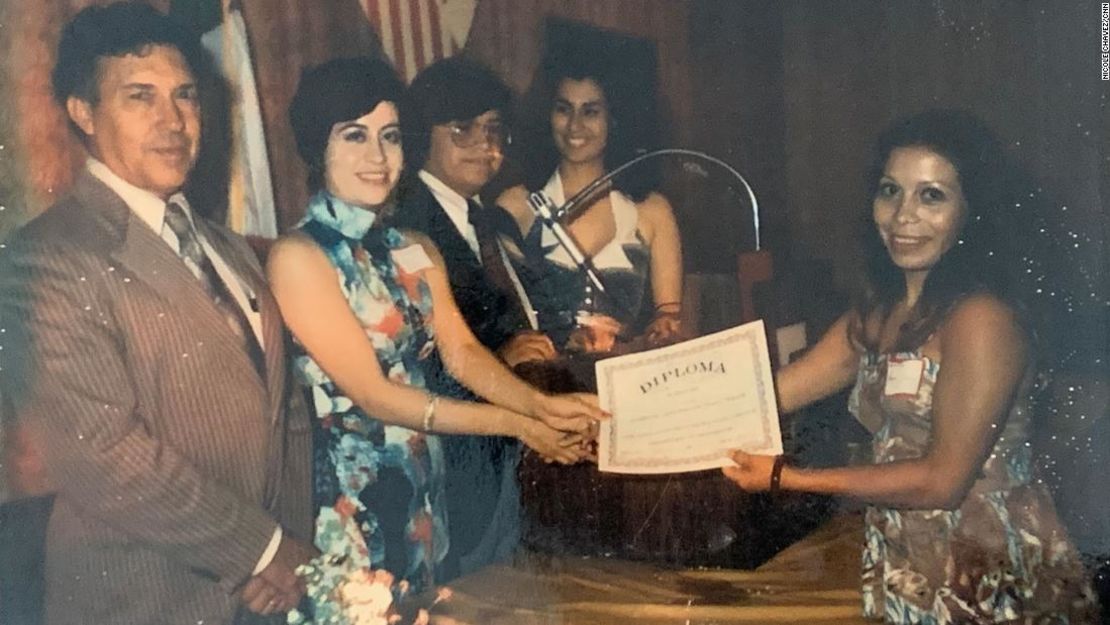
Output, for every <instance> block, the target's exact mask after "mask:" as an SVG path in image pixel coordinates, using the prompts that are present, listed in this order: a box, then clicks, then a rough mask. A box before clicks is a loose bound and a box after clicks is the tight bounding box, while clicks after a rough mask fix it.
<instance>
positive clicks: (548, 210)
mask: <svg viewBox="0 0 1110 625" xmlns="http://www.w3.org/2000/svg"><path fill="white" fill-rule="evenodd" d="M528 205H529V206H531V207H532V212H533V213H535V214H536V217H537V218H538V219H540V220H541V221H542V222H543V225H545V226H547V227H548V229H550V230H551V233H552V234H554V235H555V239H556V240H557V241H558V242H559V245H561V246H562V248H563V249H564V250H566V251H567V254H569V255H570V259H571V260H572V261H574V264H575V265H578V268H579V269H581V270H582V272H583V273H585V274H586V277H587V278H589V280H590V283H591V284H593V285H594V288H596V289H597V290H598V292H600V293H604V292H605V285H604V284H602V282H601V278H600V277H599V276H598V275H597V268H596V267H594V263H593V261H592V260H590V259H589V258H586V255H585V254H583V253H582V250H581V249H579V248H578V244H577V243H575V242H574V239H572V238H571V236H570V233H569V232H567V230H566V228H564V227H563V224H562V223H560V222H559V220H558V219H556V218H555V212H556V210H557V209H556V206H555V202H553V201H551V198H549V197H547V195H546V194H544V193H543V192H542V191H537V192H535V193H533V194H531V195H530V196H528Z"/></svg>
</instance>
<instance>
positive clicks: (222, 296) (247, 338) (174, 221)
mask: <svg viewBox="0 0 1110 625" xmlns="http://www.w3.org/2000/svg"><path fill="white" fill-rule="evenodd" d="M165 227H166V228H169V229H170V230H171V231H172V232H173V233H174V234H175V235H176V236H177V255H178V256H180V257H181V260H182V261H184V262H185V266H186V267H188V268H189V271H191V272H192V273H193V275H194V276H196V278H197V280H199V281H200V283H201V286H203V287H204V290H205V292H207V293H208V296H209V297H211V298H212V301H213V303H215V304H216V307H217V308H218V309H219V310H220V313H221V314H222V315H223V316H224V319H225V320H226V321H227V325H228V327H230V328H231V331H232V332H234V333H235V335H236V336H238V337H239V338H240V339H241V340H242V341H243V344H244V346H245V347H246V349H247V352H248V353H249V354H250V357H251V360H252V361H253V362H254V365H255V369H257V370H258V372H259V373H260V374H262V373H263V372H264V371H265V362H266V361H265V358H264V357H263V355H262V348H261V347H260V346H259V344H258V340H257V339H256V338H255V336H254V331H253V330H252V329H251V325H250V322H249V321H248V320H247V316H246V314H245V313H244V312H243V309H242V308H240V306H239V304H238V303H236V302H235V298H234V296H232V294H231V291H230V290H229V289H228V287H227V285H226V284H224V281H223V280H222V279H220V275H219V273H217V272H216V268H215V267H214V266H213V265H212V261H211V260H210V259H209V258H208V254H206V253H205V252H204V246H203V245H201V243H200V238H199V237H198V236H197V233H196V230H195V229H194V228H193V222H192V221H191V220H190V219H189V216H188V215H186V214H185V209H184V208H183V207H182V206H181V205H180V204H178V203H177V202H173V201H171V202H167V203H166V217H165Z"/></svg>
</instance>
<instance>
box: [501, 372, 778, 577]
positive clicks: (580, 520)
mask: <svg viewBox="0 0 1110 625" xmlns="http://www.w3.org/2000/svg"><path fill="white" fill-rule="evenodd" d="M596 360H597V357H593V356H589V355H581V356H571V357H567V358H563V359H559V360H556V361H550V362H542V363H525V364H522V365H520V366H518V367H517V368H516V373H517V375H519V376H520V377H521V378H523V379H525V380H527V381H528V382H529V383H531V384H533V385H535V386H537V387H539V388H541V389H543V390H545V391H548V392H554V393H563V392H581V391H587V392H594V390H595V389H596V379H595V376H594V362H595V361H596ZM519 476H520V484H521V495H522V500H523V507H524V515H525V518H524V543H525V545H526V546H527V547H528V548H530V549H533V550H536V551H542V552H548V553H576V554H581V555H593V556H614V557H619V558H625V559H633V560H651V561H654V562H663V563H671V564H675V565H682V566H724V567H730V568H752V567H754V566H757V565H758V564H759V563H761V562H762V561H764V560H765V559H766V558H768V557H770V555H772V554H773V553H775V551H777V550H778V549H779V548H781V547H783V546H785V544H789V542H785V543H783V542H782V540H779V539H777V538H776V536H775V535H772V534H776V533H777V532H778V530H779V529H781V528H778V527H774V526H777V525H779V524H781V523H783V522H784V521H785V520H786V519H773V518H772V516H773V515H774V514H776V513H775V512H774V510H775V509H776V508H779V507H780V506H778V505H777V504H776V503H775V502H772V501H771V500H770V499H769V498H768V497H766V496H762V495H749V494H747V493H744V492H743V491H741V490H740V489H739V488H737V487H736V486H735V485H734V484H732V483H731V482H729V481H728V480H726V479H725V478H724V477H723V476H722V475H721V474H720V472H719V471H716V470H714V471H701V472H696V473H682V474H671V475H657V476H655V475H651V476H641V475H620V474H610V473H601V472H599V471H598V470H597V466H596V465H593V464H589V463H582V464H578V465H575V466H570V467H566V466H562V465H556V464H546V463H544V462H543V461H542V459H540V458H539V456H538V455H536V454H534V453H530V452H526V453H525V456H524V459H523V461H522V462H521V466H520V474H519ZM768 532H770V533H768ZM780 543H782V544H780Z"/></svg>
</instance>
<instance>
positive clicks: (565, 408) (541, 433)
mask: <svg viewBox="0 0 1110 625" xmlns="http://www.w3.org/2000/svg"><path fill="white" fill-rule="evenodd" d="M531 413H532V416H533V417H534V421H533V423H534V424H535V425H534V427H533V428H531V431H530V432H527V431H526V432H525V436H523V437H522V440H523V441H524V443H525V444H526V445H528V446H529V447H531V448H532V449H534V450H535V451H536V452H538V453H539V454H540V455H541V456H542V457H543V459H544V461H546V462H559V463H562V464H574V463H576V462H578V461H580V460H596V454H595V453H594V441H596V440H597V434H598V431H599V430H600V427H601V420H602V419H607V418H609V414H608V413H606V412H605V411H603V410H601V408H600V407H599V406H598V403H597V396H596V395H592V394H589V393H568V394H565V395H543V394H538V396H537V399H536V401H535V405H534V407H533V409H532V411H531Z"/></svg>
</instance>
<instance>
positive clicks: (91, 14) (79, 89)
mask: <svg viewBox="0 0 1110 625" xmlns="http://www.w3.org/2000/svg"><path fill="white" fill-rule="evenodd" d="M159 45H161V46H170V47H173V48H176V49H177V50H178V51H179V52H180V53H181V55H182V56H183V57H185V63H186V64H187V65H188V66H189V70H190V71H191V72H192V73H193V76H194V77H195V78H197V79H200V78H201V77H202V75H203V74H204V73H205V72H206V71H207V70H208V68H209V67H208V64H207V63H206V60H205V56H204V53H203V51H202V50H201V48H200V43H199V41H198V40H197V37H196V35H195V34H193V33H192V32H191V31H190V30H189V29H188V28H187V27H186V26H185V25H184V24H182V23H181V22H179V21H177V20H176V19H174V18H172V17H170V16H168V15H163V14H162V13H159V12H158V10H157V9H155V8H153V7H151V6H150V5H149V4H146V3H144V2H134V1H133V2H116V3H114V4H109V5H106V6H90V7H87V8H85V9H83V10H81V11H80V12H79V13H77V15H75V16H74V17H73V19H72V20H70V22H69V23H68V24H66V26H65V29H64V30H62V35H61V39H60V40H59V41H58V60H57V62H56V63H55V65H54V72H53V74H52V75H51V84H52V86H53V89H54V99H55V100H56V101H57V102H58V103H59V104H60V105H62V107H63V108H65V105H66V100H68V99H69V97H70V96H73V97H76V98H79V99H81V100H84V101H85V102H88V103H89V104H91V105H93V106H95V105H97V104H98V103H99V101H100V89H99V80H100V75H99V73H100V60H101V59H102V58H104V57H123V56H127V55H129V54H134V55H138V56H143V55H145V54H147V53H148V50H149V48H150V47H151V46H159ZM75 130H77V129H76V127H75ZM78 134H81V133H80V131H79V130H78Z"/></svg>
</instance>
